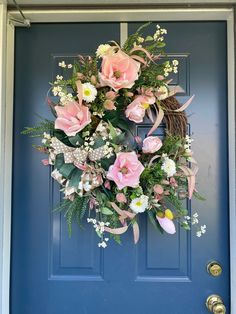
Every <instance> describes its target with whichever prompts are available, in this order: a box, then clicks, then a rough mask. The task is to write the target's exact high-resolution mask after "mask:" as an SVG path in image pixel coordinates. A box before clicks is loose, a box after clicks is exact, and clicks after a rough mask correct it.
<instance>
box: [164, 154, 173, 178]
mask: <svg viewBox="0 0 236 314" xmlns="http://www.w3.org/2000/svg"><path fill="white" fill-rule="evenodd" d="M161 169H162V170H164V171H165V173H166V174H167V177H173V175H174V174H175V173H176V166H175V162H174V160H172V159H170V158H169V157H165V159H164V162H163V164H162V166H161Z"/></svg>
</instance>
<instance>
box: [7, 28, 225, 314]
mask: <svg viewBox="0 0 236 314" xmlns="http://www.w3.org/2000/svg"><path fill="white" fill-rule="evenodd" d="M154 24H155V23H154ZM162 25H163V26H164V27H165V28H167V29H168V36H167V52H168V54H169V57H173V58H174V59H177V60H178V61H179V64H180V65H179V69H180V70H179V74H178V75H176V76H175V77H174V78H173V82H172V83H173V84H174V85H179V86H180V87H181V88H182V90H183V91H182V93H181V94H179V100H180V101H181V102H184V100H185V99H187V97H188V96H189V95H192V94H195V95H196V98H195V100H194V102H193V103H192V105H191V107H189V109H188V110H187V113H188V115H189V121H190V130H191V133H192V134H193V137H194V139H195V141H194V143H193V150H194V152H195V157H196V159H197V160H198V163H199V166H200V171H199V174H198V187H197V188H198V190H199V191H201V192H202V193H203V194H204V196H205V197H206V199H207V200H206V201H204V202H200V201H192V202H191V203H190V202H189V203H188V204H187V206H188V207H189V208H190V209H191V210H192V212H194V211H195V210H196V211H198V213H199V216H200V218H201V220H202V221H203V222H204V223H205V224H206V225H207V233H206V234H205V236H204V237H201V238H198V237H196V235H195V232H192V233H190V232H189V233H186V232H185V231H183V230H178V232H177V233H176V235H174V236H171V235H168V234H165V235H162V234H159V233H157V232H156V230H154V228H153V227H152V225H151V224H150V223H149V222H148V220H147V219H146V216H145V215H144V216H143V219H142V221H140V230H141V240H140V242H139V243H138V244H137V245H136V246H135V245H134V244H133V237H132V233H127V234H125V236H124V238H123V244H122V245H121V246H119V245H117V244H115V243H110V244H109V247H108V248H107V249H105V250H102V249H99V248H98V247H97V238H96V237H95V236H94V232H93V230H92V229H91V228H90V226H89V225H88V226H87V227H86V228H85V230H80V228H79V227H77V226H76V225H74V226H73V234H72V238H69V237H68V233H67V226H66V224H65V222H64V217H63V215H62V216H60V214H56V213H53V212H52V208H53V207H54V206H55V205H56V204H57V203H58V201H59V199H60V194H59V192H58V190H59V189H58V186H56V184H55V183H53V182H52V180H51V179H50V173H49V169H48V168H47V167H43V166H42V164H41V159H42V158H43V155H42V156H40V154H39V153H38V152H36V151H35V150H33V149H32V147H31V145H32V143H33V140H32V139H31V138H27V137H25V136H22V135H20V132H21V130H22V129H23V128H24V126H29V125H33V124H35V123H36V122H37V121H38V120H39V118H38V116H37V115H40V116H43V117H48V118H50V113H49V110H48V108H47V105H46V103H45V97H46V93H47V90H48V82H50V81H52V79H53V77H55V75H56V74H60V73H59V72H58V71H59V68H58V62H59V61H60V60H62V59H63V60H66V61H69V60H73V58H74V57H75V56H76V55H77V54H78V53H80V54H89V53H90V52H92V51H94V50H95V49H96V48H97V46H98V45H99V44H100V43H105V42H106V41H108V40H112V39H113V40H116V41H118V42H119V37H120V31H119V27H120V26H119V23H100V24H99V23H77V24H33V25H32V26H31V28H30V29H25V28H18V29H17V30H16V39H15V40H16V41H15V44H16V61H15V103H14V143H13V145H14V164H13V167H14V172H13V198H12V201H13V207H12V217H13V221H12V263H11V314H94V313H97V314H118V313H119V314H131V313H135V314H154V313H158V314H204V313H208V310H207V309H206V306H205V300H206V299H207V297H208V296H209V295H211V294H215V293H216V294H218V295H220V296H221V297H222V299H223V300H224V303H225V305H226V307H227V311H228V312H229V301H230V300H229V228H228V218H229V217H228V216H229V215H228V174H227V171H228V164H227V154H228V152H227V92H226V91H227V68H226V65H227V54H226V47H227V44H226V24H225V23H224V22H181V23H180V22H168V23H162ZM137 27H138V24H137V23H130V24H128V29H129V32H130V33H131V32H133V31H134V30H135V29H136V28H137ZM150 27H152V26H150ZM153 27H155V25H154V26H153ZM68 63H69V62H68ZM148 129H149V126H147V125H140V126H139V127H138V133H139V134H141V135H142V136H145V134H146V132H147V130H148ZM212 260H216V261H218V262H219V263H220V264H221V265H222V269H223V272H222V274H221V275H220V276H219V277H213V276H211V275H209V274H208V272H207V270H206V267H207V264H208V263H209V262H210V261H212Z"/></svg>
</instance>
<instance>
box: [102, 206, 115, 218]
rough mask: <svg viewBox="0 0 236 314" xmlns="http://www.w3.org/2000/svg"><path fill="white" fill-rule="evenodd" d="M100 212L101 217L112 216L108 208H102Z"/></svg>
mask: <svg viewBox="0 0 236 314" xmlns="http://www.w3.org/2000/svg"><path fill="white" fill-rule="evenodd" d="M101 212H102V214H103V215H108V216H110V215H113V212H112V211H111V210H110V209H109V208H108V207H102V208H101Z"/></svg>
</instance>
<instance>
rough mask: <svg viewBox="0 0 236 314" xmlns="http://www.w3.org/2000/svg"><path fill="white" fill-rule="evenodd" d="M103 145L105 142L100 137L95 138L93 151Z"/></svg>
mask: <svg viewBox="0 0 236 314" xmlns="http://www.w3.org/2000/svg"><path fill="white" fill-rule="evenodd" d="M103 145H105V141H104V140H103V139H102V138H101V137H99V138H96V141H95V143H94V145H93V149H96V148H99V147H102V146H103Z"/></svg>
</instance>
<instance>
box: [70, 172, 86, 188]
mask: <svg viewBox="0 0 236 314" xmlns="http://www.w3.org/2000/svg"><path fill="white" fill-rule="evenodd" d="M82 173H83V171H82V170H80V169H78V168H75V169H74V170H73V171H72V173H71V176H70V180H69V187H72V186H78V185H79V183H80V180H81V175H82Z"/></svg>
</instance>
